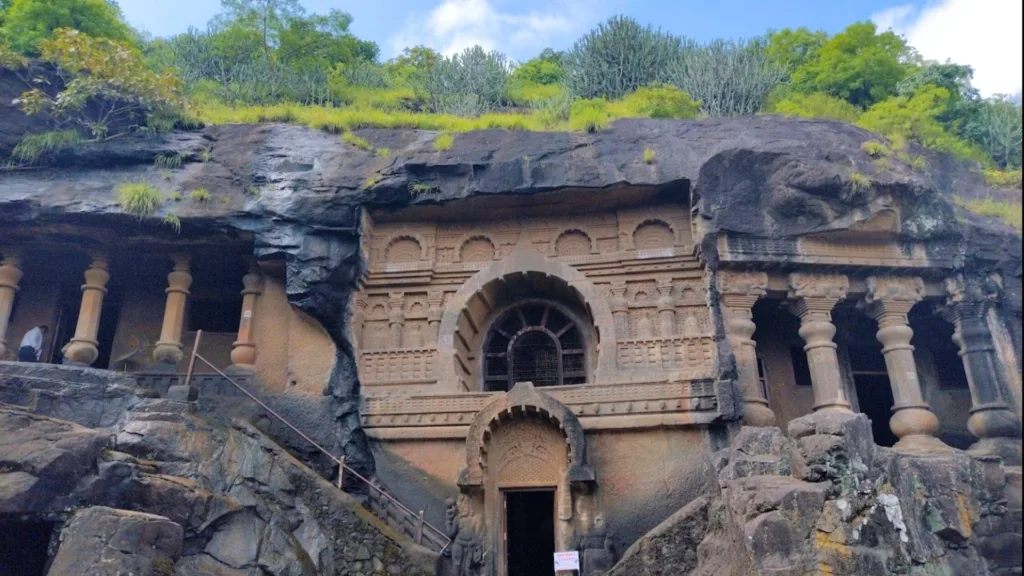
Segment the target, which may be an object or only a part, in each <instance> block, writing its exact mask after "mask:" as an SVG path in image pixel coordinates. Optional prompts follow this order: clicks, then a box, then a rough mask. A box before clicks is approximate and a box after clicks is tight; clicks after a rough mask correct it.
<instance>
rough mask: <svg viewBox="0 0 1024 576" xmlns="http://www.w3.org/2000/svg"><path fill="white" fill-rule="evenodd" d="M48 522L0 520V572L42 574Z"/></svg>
mask: <svg viewBox="0 0 1024 576" xmlns="http://www.w3.org/2000/svg"><path fill="white" fill-rule="evenodd" d="M52 535H53V523H52V522H5V521H3V520H0V576H43V574H45V570H46V562H47V560H49V557H48V554H47V551H48V550H49V547H50V536H52Z"/></svg>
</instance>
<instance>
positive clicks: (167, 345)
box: [153, 254, 192, 368]
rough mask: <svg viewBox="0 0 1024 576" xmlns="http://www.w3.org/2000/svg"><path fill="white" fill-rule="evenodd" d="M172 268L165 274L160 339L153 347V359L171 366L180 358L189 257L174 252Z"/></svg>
mask: <svg viewBox="0 0 1024 576" xmlns="http://www.w3.org/2000/svg"><path fill="white" fill-rule="evenodd" d="M172 258H173V260H174V269H173V270H171V273H170V274H168V275H167V290H165V292H166V293H167V304H166V305H165V306H164V323H163V326H162V327H161V328H160V340H159V341H157V343H156V348H154V349H153V360H156V361H157V362H158V363H159V364H163V365H165V366H168V367H172V368H173V366H174V365H175V364H177V363H178V361H179V360H181V358H182V356H183V354H182V352H181V331H182V329H183V328H184V326H185V304H186V302H187V300H188V295H189V291H188V289H189V287H191V286H192V274H190V273H189V257H188V255H185V254H175V255H174V256H173V257H172Z"/></svg>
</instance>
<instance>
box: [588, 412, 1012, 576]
mask: <svg viewBox="0 0 1024 576" xmlns="http://www.w3.org/2000/svg"><path fill="white" fill-rule="evenodd" d="M717 459H718V467H719V487H720V491H719V492H718V493H717V494H710V495H706V496H703V497H701V498H699V499H697V500H696V501H694V502H692V503H690V504H689V505H688V506H686V507H685V508H683V509H682V510H680V511H679V512H677V513H676V514H674V515H673V516H671V517H670V518H668V519H667V520H665V521H664V522H663V523H662V524H661V525H659V526H658V527H657V528H655V529H654V530H652V531H651V532H650V533H648V534H647V535H645V536H644V537H643V538H641V539H640V540H638V541H637V542H636V543H635V544H634V545H633V546H632V547H630V548H629V550H627V551H626V553H625V554H624V555H623V558H622V560H621V561H620V562H619V563H618V565H616V566H615V568H614V569H613V570H611V571H610V572H609V574H608V576H655V575H657V576H669V575H672V576H682V575H693V576H697V575H707V576H711V575H714V576H733V575H735V576H743V575H748V574H771V575H772V576H790V575H791V576H804V575H808V574H816V575H835V576H839V575H844V576H859V575H866V574H912V575H950V576H952V575H957V576H975V575H977V576H982V575H1010V574H1020V573H1021V566H1022V563H1021V542H1022V540H1021V520H1022V515H1021V469H1020V467H1019V466H1018V467H1004V466H1003V465H1002V462H1001V460H999V459H998V458H975V457H973V456H970V455H968V454H966V453H963V452H956V453H954V454H950V455H945V456H931V457H911V456H907V455H904V454H900V453H898V452H895V451H893V450H890V449H887V448H880V447H877V446H875V445H874V441H873V438H872V437H871V425H870V423H869V422H868V420H867V418H866V417H865V416H864V415H861V414H856V415H855V414H827V415H822V414H814V415H810V416H805V417H803V418H800V419H797V420H794V421H793V422H792V423H791V424H790V427H789V437H786V436H785V435H783V434H782V431H781V430H779V429H778V428H750V427H745V428H743V429H742V431H741V432H740V433H739V435H738V436H737V437H736V439H735V440H734V442H733V443H732V445H731V446H730V447H729V448H728V449H726V450H724V451H723V452H722V453H720V454H718V455H717Z"/></svg>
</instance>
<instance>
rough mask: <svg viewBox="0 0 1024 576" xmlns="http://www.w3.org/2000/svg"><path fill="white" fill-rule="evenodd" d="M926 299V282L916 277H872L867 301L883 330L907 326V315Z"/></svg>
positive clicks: (869, 308) (869, 310) (870, 311)
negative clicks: (890, 327)
mask: <svg viewBox="0 0 1024 576" xmlns="http://www.w3.org/2000/svg"><path fill="white" fill-rule="evenodd" d="M922 298H924V280H922V279H920V278H918V277H916V276H910V277H907V276H870V277H868V293H867V295H866V296H865V301H866V302H867V304H868V313H869V314H870V315H871V316H872V317H873V318H874V319H875V320H877V321H878V323H879V325H880V326H882V328H885V327H887V326H890V325H893V326H897V325H906V324H907V313H908V312H910V309H911V308H913V307H914V304H917V303H918V302H920V301H921V299H922Z"/></svg>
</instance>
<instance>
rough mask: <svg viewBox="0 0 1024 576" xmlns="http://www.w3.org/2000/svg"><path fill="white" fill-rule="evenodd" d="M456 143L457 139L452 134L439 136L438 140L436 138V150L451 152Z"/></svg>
mask: <svg viewBox="0 0 1024 576" xmlns="http://www.w3.org/2000/svg"><path fill="white" fill-rule="evenodd" d="M454 143H455V137H453V136H452V135H451V134H438V135H437V138H434V150H437V151H438V152H443V151H445V150H450V149H451V147H452V144H454Z"/></svg>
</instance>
